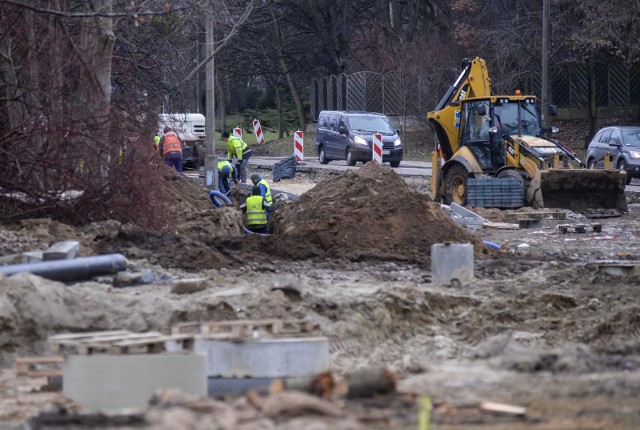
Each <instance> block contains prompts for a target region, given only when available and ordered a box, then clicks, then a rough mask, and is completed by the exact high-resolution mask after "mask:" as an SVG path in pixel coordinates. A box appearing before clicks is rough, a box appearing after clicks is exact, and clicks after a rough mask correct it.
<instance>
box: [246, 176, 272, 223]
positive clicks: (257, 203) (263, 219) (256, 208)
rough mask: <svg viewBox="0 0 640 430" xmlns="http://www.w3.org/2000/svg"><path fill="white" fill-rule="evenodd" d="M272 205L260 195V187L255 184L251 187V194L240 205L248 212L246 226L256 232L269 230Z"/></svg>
mask: <svg viewBox="0 0 640 430" xmlns="http://www.w3.org/2000/svg"><path fill="white" fill-rule="evenodd" d="M271 208H272V207H271V205H270V204H269V203H268V202H267V201H266V200H265V199H264V198H263V197H262V196H261V195H260V187H259V186H257V185H255V186H254V187H253V188H252V189H251V195H250V196H249V197H247V201H246V202H245V203H243V204H242V205H241V206H240V209H242V212H243V213H245V214H246V219H245V221H246V227H247V229H248V230H250V231H252V232H254V233H266V232H267V214H268V213H269V212H271Z"/></svg>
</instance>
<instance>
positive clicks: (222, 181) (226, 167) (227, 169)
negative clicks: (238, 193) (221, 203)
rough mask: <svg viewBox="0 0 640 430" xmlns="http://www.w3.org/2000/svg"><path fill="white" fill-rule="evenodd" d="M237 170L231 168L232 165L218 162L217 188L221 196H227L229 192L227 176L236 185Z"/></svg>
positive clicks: (227, 162) (226, 162) (225, 161)
mask: <svg viewBox="0 0 640 430" xmlns="http://www.w3.org/2000/svg"><path fill="white" fill-rule="evenodd" d="M237 173H238V172H237V170H236V169H234V168H233V165H232V164H231V163H230V162H229V161H227V160H223V161H218V188H219V189H220V192H221V193H222V194H227V193H228V192H229V191H231V185H229V176H231V178H232V179H233V183H234V184H237V183H238V175H237Z"/></svg>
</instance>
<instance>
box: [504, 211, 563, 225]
mask: <svg viewBox="0 0 640 430" xmlns="http://www.w3.org/2000/svg"><path fill="white" fill-rule="evenodd" d="M503 215H504V220H505V221H507V222H520V221H540V220H543V219H567V213H566V212H563V211H536V212H504V213H503Z"/></svg>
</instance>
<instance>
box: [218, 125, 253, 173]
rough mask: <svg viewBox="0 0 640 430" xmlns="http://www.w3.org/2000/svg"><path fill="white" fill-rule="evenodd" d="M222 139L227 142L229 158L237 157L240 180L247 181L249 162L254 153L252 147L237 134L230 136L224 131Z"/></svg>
mask: <svg viewBox="0 0 640 430" xmlns="http://www.w3.org/2000/svg"><path fill="white" fill-rule="evenodd" d="M222 140H224V141H225V142H226V143H227V158H229V159H232V158H233V157H236V170H237V171H238V176H239V178H240V182H242V183H243V184H244V183H246V182H247V163H248V161H249V157H251V155H252V151H251V148H249V145H247V144H246V143H245V142H244V141H243V140H242V139H240V138H239V137H236V136H229V132H228V131H225V132H223V133H222Z"/></svg>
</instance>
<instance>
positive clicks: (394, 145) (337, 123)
mask: <svg viewBox="0 0 640 430" xmlns="http://www.w3.org/2000/svg"><path fill="white" fill-rule="evenodd" d="M375 133H380V135H381V136H382V162H383V163H389V164H390V165H391V167H398V166H400V161H402V155H403V152H404V149H403V146H402V141H401V140H400V136H399V135H398V131H397V130H396V128H395V127H394V126H393V123H392V122H391V120H389V118H388V117H387V116H386V115H384V114H381V113H375V112H356V111H322V112H320V115H319V116H318V130H317V132H316V150H317V152H318V160H319V161H320V163H321V164H327V163H328V162H330V161H332V160H346V162H347V164H348V165H349V166H355V165H356V163H357V162H358V161H361V162H367V161H371V160H372V158H373V152H372V148H373V135H374V134H375Z"/></svg>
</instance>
